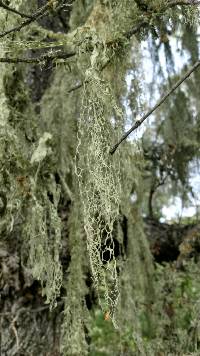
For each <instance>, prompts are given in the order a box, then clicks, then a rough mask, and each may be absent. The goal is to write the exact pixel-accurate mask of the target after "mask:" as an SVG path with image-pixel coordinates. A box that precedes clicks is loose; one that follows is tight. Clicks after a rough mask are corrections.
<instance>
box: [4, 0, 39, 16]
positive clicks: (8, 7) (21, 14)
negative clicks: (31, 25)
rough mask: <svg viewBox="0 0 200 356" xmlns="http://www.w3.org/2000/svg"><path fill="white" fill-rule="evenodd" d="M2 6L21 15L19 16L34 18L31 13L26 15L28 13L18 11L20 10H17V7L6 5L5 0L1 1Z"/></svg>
mask: <svg viewBox="0 0 200 356" xmlns="http://www.w3.org/2000/svg"><path fill="white" fill-rule="evenodd" d="M0 7H2V8H3V9H4V10H7V11H10V12H13V13H14V14H16V15H19V16H21V17H24V18H27V19H31V18H32V16H31V15H26V14H24V13H22V12H20V11H18V10H15V9H13V8H12V7H10V6H8V5H6V4H4V3H3V1H0Z"/></svg>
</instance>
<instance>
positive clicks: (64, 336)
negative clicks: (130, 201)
mask: <svg viewBox="0 0 200 356" xmlns="http://www.w3.org/2000/svg"><path fill="white" fill-rule="evenodd" d="M77 198H78V196H77ZM76 201H77V202H76V203H75V204H74V205H73V208H72V209H71V214H70V218H69V221H68V228H69V249H70V255H71V261H70V266H69V268H68V278H67V279H65V282H64V287H65V289H66V296H65V298H64V301H65V305H64V320H63V324H62V333H61V353H62V355H64V356H65V355H66V356H67V355H72V356H79V355H80V356H81V355H88V345H87V342H86V335H85V330H86V327H87V320H88V315H87V308H86V305H85V295H86V293H87V287H86V284H85V273H86V268H87V267H86V266H87V260H86V258H87V257H86V256H87V253H86V245H85V237H84V235H85V233H84V230H83V225H82V221H81V216H80V209H81V207H80V206H78V205H79V203H78V199H76Z"/></svg>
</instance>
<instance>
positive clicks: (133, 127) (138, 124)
mask: <svg viewBox="0 0 200 356" xmlns="http://www.w3.org/2000/svg"><path fill="white" fill-rule="evenodd" d="M199 66H200V60H199V61H197V62H196V63H195V64H194V65H193V66H192V68H190V70H189V71H188V72H186V74H185V75H184V76H183V77H181V78H180V79H179V80H178V81H177V82H176V83H175V84H174V85H173V87H172V88H171V89H170V90H169V91H168V92H167V93H166V94H165V95H164V96H163V97H162V98H161V99H160V100H159V101H158V102H157V103H156V105H154V106H153V108H152V109H150V110H149V111H148V112H147V113H146V114H145V115H144V116H143V117H142V118H141V119H140V120H138V121H136V122H135V124H134V125H133V126H132V127H131V128H130V130H128V131H127V132H126V133H125V134H124V135H123V136H122V138H121V139H120V140H119V141H118V142H117V143H116V145H114V146H113V148H112V149H111V150H110V154H111V155H112V154H113V153H115V151H116V150H117V148H118V147H119V145H120V144H121V143H122V142H123V141H124V140H125V139H126V138H127V137H128V136H129V135H130V134H131V133H132V132H133V131H135V130H136V129H137V128H138V127H139V126H141V125H142V123H143V122H144V121H145V120H146V119H147V118H148V117H149V116H150V115H151V114H153V112H154V111H155V110H156V109H158V108H159V107H160V106H161V105H162V104H163V103H164V102H165V100H166V99H167V98H168V97H169V96H170V95H171V94H172V93H173V92H174V91H175V90H176V89H177V88H178V87H179V86H180V85H181V84H182V83H183V82H184V81H185V80H186V79H187V78H188V77H189V76H190V75H191V74H192V73H193V72H194V71H195V70H196V69H197V68H198V67H199Z"/></svg>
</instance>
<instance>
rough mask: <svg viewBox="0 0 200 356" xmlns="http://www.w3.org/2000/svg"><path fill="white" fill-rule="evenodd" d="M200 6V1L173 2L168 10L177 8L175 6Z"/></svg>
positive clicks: (179, 0)
mask: <svg viewBox="0 0 200 356" xmlns="http://www.w3.org/2000/svg"><path fill="white" fill-rule="evenodd" d="M198 5H200V1H194V0H190V1H184V0H182V1H181V0H174V1H171V2H170V3H169V4H168V5H167V8H171V7H175V6H198Z"/></svg>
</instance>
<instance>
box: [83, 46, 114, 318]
mask: <svg viewBox="0 0 200 356" xmlns="http://www.w3.org/2000/svg"><path fill="white" fill-rule="evenodd" d="M101 49H102V48H101ZM99 55H100V51H99V50H98V48H97V47H96V48H95V49H94V51H93V54H92V56H91V68H90V69H89V70H87V72H86V79H85V85H84V94H83V101H82V112H81V116H80V120H79V128H78V147H77V154H76V174H77V176H78V182H79V189H80V197H81V203H82V207H83V212H82V213H83V221H84V228H85V232H86V236H87V248H88V252H89V259H90V267H91V272H92V277H93V281H94V285H95V287H96V290H97V292H98V297H99V301H100V305H101V307H102V309H103V310H104V311H106V310H107V311H108V310H109V313H110V316H111V317H112V318H113V314H114V310H115V307H116V304H117V299H118V294H119V292H118V282H117V269H116V260H115V256H114V241H113V224H114V222H115V220H116V218H117V216H118V213H119V199H120V191H121V187H120V174H119V171H120V170H119V163H118V159H117V156H115V159H113V158H112V157H111V155H110V154H109V149H110V145H111V142H112V141H113V140H114V137H116V132H115V128H114V125H113V124H112V118H113V114H114V111H115V113H116V112H117V110H118V109H117V107H116V104H115V101H114V99H113V96H112V94H111V90H110V88H109V86H108V85H107V83H105V81H104V80H103V79H101V78H100V75H99V71H98V63H97V62H98V61H99ZM117 114H119V112H118V113H117Z"/></svg>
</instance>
